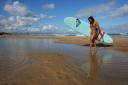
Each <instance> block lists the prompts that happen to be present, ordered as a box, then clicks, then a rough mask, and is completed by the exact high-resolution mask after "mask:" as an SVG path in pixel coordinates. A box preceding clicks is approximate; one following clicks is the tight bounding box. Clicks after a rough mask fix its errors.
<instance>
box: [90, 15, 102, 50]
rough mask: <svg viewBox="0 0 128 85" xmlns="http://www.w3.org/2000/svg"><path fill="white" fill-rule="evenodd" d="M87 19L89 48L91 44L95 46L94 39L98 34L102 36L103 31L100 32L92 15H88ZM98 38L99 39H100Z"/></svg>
mask: <svg viewBox="0 0 128 85" xmlns="http://www.w3.org/2000/svg"><path fill="white" fill-rule="evenodd" d="M88 21H89V23H90V28H91V34H90V48H91V47H92V44H94V46H95V47H96V42H95V40H98V39H97V38H98V35H99V34H100V35H101V38H102V37H103V35H104V33H103V34H102V33H101V29H100V26H99V23H98V22H97V21H96V20H95V19H94V18H93V16H90V17H89V18H88ZM101 38H100V39H99V41H100V40H101Z"/></svg>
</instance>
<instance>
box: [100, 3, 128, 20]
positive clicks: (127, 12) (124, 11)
mask: <svg viewBox="0 0 128 85" xmlns="http://www.w3.org/2000/svg"><path fill="white" fill-rule="evenodd" d="M124 16H128V4H124V5H123V6H121V7H119V8H117V9H114V10H112V11H110V12H109V15H106V16H100V17H98V19H111V18H117V17H124Z"/></svg>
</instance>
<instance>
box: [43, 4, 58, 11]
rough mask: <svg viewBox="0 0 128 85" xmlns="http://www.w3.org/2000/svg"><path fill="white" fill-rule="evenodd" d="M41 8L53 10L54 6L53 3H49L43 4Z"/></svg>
mask: <svg viewBox="0 0 128 85" xmlns="http://www.w3.org/2000/svg"><path fill="white" fill-rule="evenodd" d="M43 8H44V9H47V10H53V9H55V8H56V6H55V4H54V3H49V4H44V5H43Z"/></svg>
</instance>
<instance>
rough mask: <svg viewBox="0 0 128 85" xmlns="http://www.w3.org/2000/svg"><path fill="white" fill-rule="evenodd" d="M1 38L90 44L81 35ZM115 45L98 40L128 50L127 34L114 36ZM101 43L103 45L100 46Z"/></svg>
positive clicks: (2, 36)
mask: <svg viewBox="0 0 128 85" xmlns="http://www.w3.org/2000/svg"><path fill="white" fill-rule="evenodd" d="M0 38H18V39H54V40H55V42H57V43H62V44H77V45H81V46H89V44H90V42H89V38H86V37H81V36H41V35H39V36H38V35H37V36H36V35H0ZM112 38H113V41H114V43H113V45H112V46H109V45H102V44H100V43H99V42H98V41H97V42H96V43H97V47H105V48H107V49H110V50H117V51H126V52H127V51H128V44H127V43H128V37H126V36H121V35H117V36H113V37H112ZM100 45H101V46H100Z"/></svg>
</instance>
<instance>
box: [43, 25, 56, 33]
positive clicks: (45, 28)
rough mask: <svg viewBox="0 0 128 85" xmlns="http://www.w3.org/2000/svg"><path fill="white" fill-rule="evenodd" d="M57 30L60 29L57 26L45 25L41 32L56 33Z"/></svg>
mask: <svg viewBox="0 0 128 85" xmlns="http://www.w3.org/2000/svg"><path fill="white" fill-rule="evenodd" d="M56 30H58V27H57V26H55V25H51V24H49V25H44V26H42V27H41V31H42V32H47V31H56Z"/></svg>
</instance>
